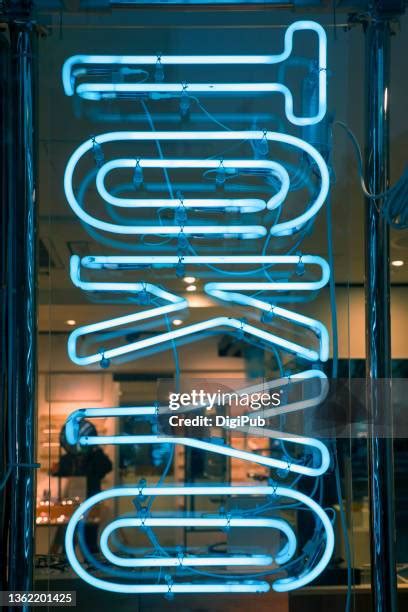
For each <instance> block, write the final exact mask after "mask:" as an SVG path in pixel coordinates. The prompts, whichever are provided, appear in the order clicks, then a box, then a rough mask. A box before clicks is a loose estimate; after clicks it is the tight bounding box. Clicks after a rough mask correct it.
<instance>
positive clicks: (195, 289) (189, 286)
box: [186, 285, 197, 291]
mask: <svg viewBox="0 0 408 612" xmlns="http://www.w3.org/2000/svg"><path fill="white" fill-rule="evenodd" d="M186 291H197V287H196V286H195V285H188V287H186Z"/></svg>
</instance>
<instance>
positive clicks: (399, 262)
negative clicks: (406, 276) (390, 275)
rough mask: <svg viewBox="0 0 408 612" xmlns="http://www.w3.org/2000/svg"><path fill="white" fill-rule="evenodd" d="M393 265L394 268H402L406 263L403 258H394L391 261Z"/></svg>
mask: <svg viewBox="0 0 408 612" xmlns="http://www.w3.org/2000/svg"><path fill="white" fill-rule="evenodd" d="M391 265H392V266H394V268H400V267H401V266H403V265H404V262H403V261H402V259H394V260H393V261H392V262H391Z"/></svg>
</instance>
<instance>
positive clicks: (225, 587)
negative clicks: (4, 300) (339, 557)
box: [65, 485, 334, 593]
mask: <svg viewBox="0 0 408 612" xmlns="http://www.w3.org/2000/svg"><path fill="white" fill-rule="evenodd" d="M214 494H216V495H262V496H272V497H273V498H276V497H282V498H287V499H293V500H295V501H297V502H300V503H301V504H304V505H305V506H306V507H308V508H310V510H312V512H314V514H315V515H316V517H317V518H318V519H319V520H320V522H321V525H322V527H323V530H324V534H325V546H324V550H323V553H322V555H321V557H320V559H319V561H318V562H317V563H316V564H315V565H314V566H313V567H312V568H311V569H308V570H305V571H304V572H303V573H301V574H300V575H299V576H290V577H288V578H282V579H279V580H277V581H275V582H274V583H273V584H272V588H273V589H274V590H275V591H281V592H284V591H291V590H294V589H297V588H300V587H301V586H305V585H306V584H309V583H310V582H312V581H313V580H314V579H315V578H316V577H317V576H319V575H320V574H321V573H322V572H323V570H324V569H325V567H326V566H327V564H328V563H329V561H330V559H331V556H332V554H333V550H334V531H333V526H332V524H331V521H330V519H329V517H328V516H327V514H326V513H325V512H324V510H323V509H322V508H321V507H320V506H319V504H317V503H316V502H315V501H314V500H312V499H311V498H309V497H307V495H305V494H303V493H300V492H299V491H296V490H293V489H290V488H288V487H279V486H276V487H275V486H261V485H259V486H258V485H254V486H228V485H216V486H172V487H143V486H140V487H123V488H116V489H111V490H108V491H102V492H101V493H97V494H96V495H93V496H92V497H90V498H89V499H87V500H86V501H84V502H83V503H82V504H81V505H80V506H79V507H78V508H77V509H76V510H75V512H74V513H73V515H72V517H71V519H70V521H69V523H68V526H67V529H66V532H65V549H66V553H67V558H68V561H69V563H70V565H71V567H72V569H73V570H74V571H75V573H76V574H77V575H78V576H79V577H80V578H82V579H83V580H85V582H87V583H88V584H90V585H91V586H94V587H96V588H100V589H103V590H107V591H112V592H118V593H168V592H169V590H171V591H172V592H174V593H188V592H197V593H198V592H202V593H205V592H210V593H215V592H221V593H222V592H225V593H228V592H266V591H268V590H269V584H268V583H267V582H262V581H258V582H257V581H245V580H244V581H241V582H239V583H236V582H235V583H234V582H231V581H227V582H224V583H222V584H208V583H207V584H206V583H204V584H193V585H192V584H191V583H187V584H186V583H184V584H183V583H181V584H180V583H176V584H171V586H170V587H169V585H157V584H153V585H147V584H138V585H134V584H120V583H116V582H109V581H107V580H103V579H101V578H96V577H95V576H93V575H92V574H89V573H88V572H87V571H86V570H85V569H84V568H83V567H82V566H81V564H80V562H79V561H78V558H77V556H76V552H75V546H74V541H75V529H76V527H77V525H78V523H79V521H80V520H81V519H82V518H83V516H84V514H85V513H86V512H88V510H90V508H92V507H93V506H95V505H96V504H98V503H100V502H102V501H104V500H107V499H115V498H118V497H136V498H137V497H138V496H139V497H140V496H143V497H148V496H166V495H170V496H183V495H185V496H188V495H206V496H211V495H214ZM283 569H284V567H283ZM190 589H193V590H190Z"/></svg>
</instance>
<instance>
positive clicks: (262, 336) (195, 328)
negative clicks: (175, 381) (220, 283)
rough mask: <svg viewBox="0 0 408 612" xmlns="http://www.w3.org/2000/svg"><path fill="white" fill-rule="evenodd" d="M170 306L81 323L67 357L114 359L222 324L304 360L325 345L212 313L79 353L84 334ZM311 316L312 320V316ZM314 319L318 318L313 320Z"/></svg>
mask: <svg viewBox="0 0 408 612" xmlns="http://www.w3.org/2000/svg"><path fill="white" fill-rule="evenodd" d="M173 310H174V305H171V306H161V307H158V308H153V309H151V310H144V311H141V312H136V313H133V314H129V315H125V316H122V317H116V318H115V319H109V320H107V321H100V322H99V323H91V324H89V325H83V326H82V327H78V328H77V329H75V330H74V331H73V332H72V333H71V334H70V335H69V337H68V347H67V348H68V355H69V358H70V359H71V361H73V362H74V363H76V364H77V365H91V364H93V363H99V362H101V361H102V359H113V358H115V357H120V356H121V355H127V354H129V353H137V351H142V350H144V349H147V348H152V347H155V346H160V345H162V344H165V343H168V342H171V341H173V340H179V339H182V338H183V339H187V338H189V337H191V336H194V335H196V334H200V333H202V332H213V331H215V330H222V329H225V328H227V329H234V330H238V331H239V332H240V333H244V334H248V335H249V336H253V337H254V338H257V339H258V340H261V341H263V342H266V343H267V344H273V345H276V346H279V347H280V348H282V349H284V350H286V351H288V352H290V353H295V354H296V355H298V356H299V357H302V358H303V359H306V360H307V361H318V360H319V359H320V355H322V356H323V357H324V356H325V350H326V347H325V345H324V344H323V343H321V346H320V351H319V352H317V351H315V350H313V349H309V348H306V347H304V346H301V345H300V344H297V343H296V342H291V341H290V340H286V339H285V338H281V337H280V336H277V335H276V334H272V333H270V332H268V331H264V330H263V329H259V327H255V326H254V325H250V324H249V323H245V322H244V321H241V320H239V319H234V318H232V317H215V318H213V319H208V320H207V321H200V322H199V323H193V324H192V325H186V326H185V327H182V328H179V329H173V330H171V331H169V332H163V333H161V334H157V335H156V336H150V337H149V338H144V339H142V340H137V341H136V342H131V343H129V344H125V345H122V346H118V347H115V348H110V349H106V350H104V351H103V352H102V351H101V352H99V353H92V354H90V355H87V356H81V355H78V352H77V342H78V339H79V338H82V337H83V336H85V335H87V334H92V333H95V332H99V331H107V330H109V329H114V328H116V327H119V326H122V325H129V324H131V323H137V322H139V321H143V320H145V319H148V318H152V317H155V316H157V315H159V314H166V313H169V312H172V311H173ZM288 312H289V311H288ZM291 315H293V318H292V320H293V321H295V322H296V321H298V320H299V317H301V315H297V313H291ZM296 315H297V316H296ZM311 320H312V321H314V320H313V319H311ZM315 323H317V322H316V321H315Z"/></svg>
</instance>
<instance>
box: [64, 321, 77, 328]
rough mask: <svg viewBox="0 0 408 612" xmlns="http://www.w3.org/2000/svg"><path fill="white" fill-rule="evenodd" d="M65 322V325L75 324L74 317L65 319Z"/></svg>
mask: <svg viewBox="0 0 408 612" xmlns="http://www.w3.org/2000/svg"><path fill="white" fill-rule="evenodd" d="M65 323H66V324H67V325H70V326H71V327H72V326H73V325H75V324H76V321H75V319H67V320H66V321H65Z"/></svg>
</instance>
